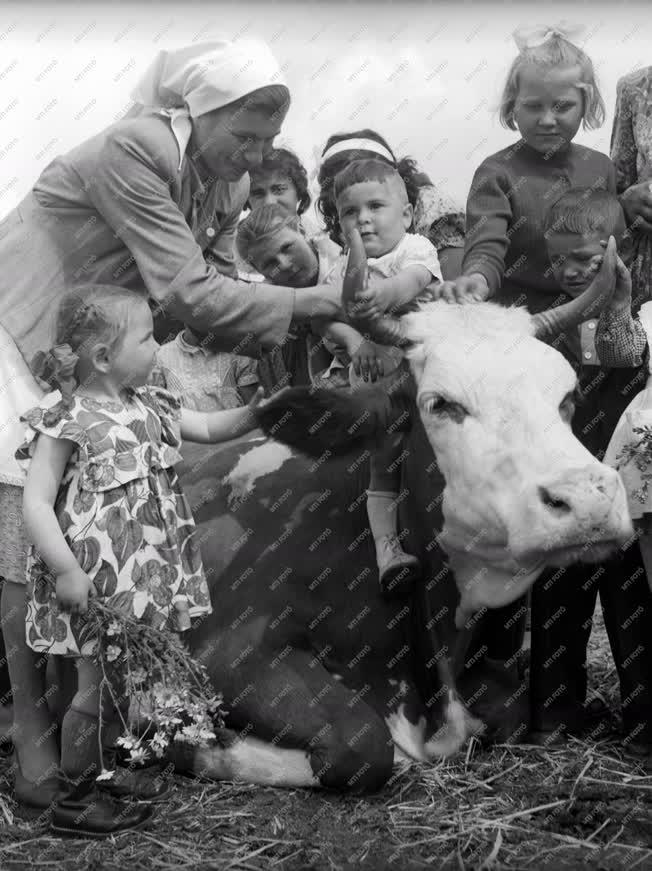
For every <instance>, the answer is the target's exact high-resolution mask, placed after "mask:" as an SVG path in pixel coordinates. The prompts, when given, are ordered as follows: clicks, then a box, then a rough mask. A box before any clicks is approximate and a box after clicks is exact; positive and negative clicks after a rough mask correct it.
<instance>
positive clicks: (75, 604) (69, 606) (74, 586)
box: [57, 566, 95, 614]
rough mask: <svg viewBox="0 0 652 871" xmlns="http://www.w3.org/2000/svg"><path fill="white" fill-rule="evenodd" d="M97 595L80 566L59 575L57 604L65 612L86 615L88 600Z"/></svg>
mask: <svg viewBox="0 0 652 871" xmlns="http://www.w3.org/2000/svg"><path fill="white" fill-rule="evenodd" d="M94 595H95V587H94V586H93V582H92V581H91V579H90V578H89V577H88V575H87V574H86V572H85V571H83V570H82V569H81V568H80V567H79V566H77V567H76V568H74V569H69V570H68V571H65V572H60V573H59V574H58V575H57V602H58V603H59V605H60V606H61V609H62V610H63V611H69V612H70V613H71V614H85V613H86V611H87V610H88V598H89V596H94Z"/></svg>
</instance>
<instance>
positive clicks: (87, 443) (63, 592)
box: [16, 285, 260, 837]
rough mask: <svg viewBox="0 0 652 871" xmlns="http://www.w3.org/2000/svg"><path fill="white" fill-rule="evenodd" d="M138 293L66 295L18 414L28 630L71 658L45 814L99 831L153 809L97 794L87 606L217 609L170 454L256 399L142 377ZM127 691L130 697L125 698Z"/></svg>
mask: <svg viewBox="0 0 652 871" xmlns="http://www.w3.org/2000/svg"><path fill="white" fill-rule="evenodd" d="M157 347H158V346H157V343H156V341H155V340H154V337H153V324H152V316H151V312H150V309H149V306H148V304H147V301H146V299H145V298H144V297H141V296H139V295H138V294H136V293H134V291H131V290H125V289H121V288H118V287H113V286H106V285H96V286H93V287H90V288H82V289H80V290H76V291H75V292H73V293H71V294H70V295H69V296H67V297H66V298H65V299H64V301H63V302H62V304H61V308H60V310H59V315H58V323H57V344H56V345H55V346H54V347H53V348H52V349H51V350H50V351H49V352H48V353H47V354H41V355H39V357H40V359H39V360H38V361H36V362H37V370H38V371H37V374H39V375H40V376H41V378H45V377H47V378H48V380H49V383H50V384H51V385H55V384H56V385H57V386H58V388H59V390H58V391H56V392H53V393H49V394H48V395H47V396H45V397H44V399H43V401H42V403H41V405H40V406H38V407H36V408H33V409H31V410H30V411H28V412H26V413H25V415H24V416H23V421H24V422H25V423H27V424H28V427H29V430H28V436H27V439H26V441H25V442H24V444H23V445H22V446H21V447H20V448H19V450H18V452H17V454H16V458H17V460H18V461H19V464H21V465H23V466H24V467H25V468H26V470H27V480H26V483H25V493H24V505H23V509H24V518H25V525H26V529H27V532H28V538H29V539H30V541H31V542H32V547H31V549H30V552H29V556H28V564H27V576H28V592H27V597H28V613H27V620H26V632H27V643H28V645H29V646H30V647H31V648H32V649H33V650H35V651H38V652H47V653H53V654H59V655H63V656H72V657H75V658H76V665H77V671H78V690H77V694H76V695H75V697H74V699H73V701H72V704H71V706H70V708H69V710H68V711H67V713H66V715H65V717H64V720H63V725H62V732H61V744H62V758H61V768H62V772H63V776H64V780H65V792H64V794H63V796H62V797H61V798H60V799H59V801H58V802H57V803H56V805H55V807H54V809H53V814H52V827H53V829H54V830H55V831H58V832H60V833H64V834H80V835H84V836H88V835H91V836H95V837H102V836H108V835H111V834H115V833H116V832H119V831H123V830H125V829H130V828H135V827H137V826H139V825H141V824H142V823H144V822H145V821H146V819H147V818H148V816H149V813H150V811H149V809H148V808H143V807H142V806H135V807H133V808H125V807H122V806H120V805H118V804H116V803H115V802H114V801H113V799H112V798H110V797H101V796H100V795H98V794H95V789H96V785H95V778H96V776H97V775H98V774H99V773H100V769H101V759H100V755H101V754H100V752H99V750H98V731H99V723H100V722H101V723H102V724H103V726H104V727H107V726H108V727H109V728H110V726H111V725H112V724H114V723H116V722H117V721H118V712H117V711H116V710H115V707H114V705H113V704H112V703H111V702H110V701H109V699H107V698H106V697H107V695H108V693H102V692H101V689H100V687H101V684H102V674H101V671H100V668H99V666H98V665H97V664H96V663H95V662H94V660H93V658H92V654H93V652H94V649H95V646H96V640H95V639H94V638H93V637H92V636H91V637H90V638H89V637H88V636H89V632H88V627H87V626H86V620H85V618H84V613H85V612H86V610H87V607H88V599H89V597H92V596H97V597H99V598H101V599H102V600H104V601H106V602H107V603H109V604H113V605H114V606H115V607H118V608H120V609H121V610H123V611H125V612H126V613H133V614H134V615H135V616H136V617H137V618H139V619H142V620H146V621H149V622H150V623H151V624H152V625H154V626H159V627H160V626H164V625H166V624H169V625H172V626H173V627H176V628H183V626H184V625H185V626H187V625H189V622H190V621H189V619H188V618H192V617H200V616H202V615H205V614H209V613H210V612H211V605H210V599H209V594H208V587H207V584H206V580H205V577H204V572H203V567H202V561H201V556H200V551H199V542H198V541H197V538H196V536H195V534H194V533H195V527H194V523H193V519H192V513H191V511H190V506H189V504H188V502H187V500H186V498H185V497H184V495H183V492H182V491H181V488H180V486H179V480H178V478H177V475H176V474H175V472H174V468H173V467H174V464H175V463H177V462H178V461H179V460H180V459H181V456H180V454H179V447H180V445H181V437H184V438H188V439H190V440H192V441H197V442H219V441H226V440H228V439H231V438H234V437H235V436H236V435H239V434H242V433H244V432H247V431H248V430H250V429H252V428H253V425H254V417H253V414H252V410H253V407H254V406H255V405H257V403H258V401H259V399H260V392H259V393H258V394H257V395H256V396H255V397H254V399H253V400H252V401H251V403H250V404H249V406H246V407H244V408H236V409H230V410H227V411H217V412H212V413H202V412H197V411H189V410H187V409H182V408H181V405H180V401H179V399H178V398H177V397H175V396H174V395H173V394H172V393H169V392H168V391H165V390H162V389H161V388H158V387H153V386H147V381H148V378H149V375H150V373H151V370H152V366H153V363H154V359H155V354H156V350H157ZM126 701H127V702H128V699H127V700H126Z"/></svg>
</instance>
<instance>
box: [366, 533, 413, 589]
mask: <svg viewBox="0 0 652 871" xmlns="http://www.w3.org/2000/svg"><path fill="white" fill-rule="evenodd" d="M376 562H377V563H378V576H379V580H380V589H381V591H382V594H383V596H387V597H388V598H391V597H392V596H400V595H403V594H405V593H407V592H409V591H410V590H411V589H412V586H413V583H414V580H415V578H416V576H417V575H418V574H419V571H420V565H419V560H418V559H417V558H416V557H415V556H413V555H412V554H410V553H405V551H404V550H403V548H402V547H401V542H400V541H399V540H398V536H396V535H383V536H381V537H380V538H378V539H376Z"/></svg>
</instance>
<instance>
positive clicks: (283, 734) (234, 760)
mask: <svg viewBox="0 0 652 871" xmlns="http://www.w3.org/2000/svg"><path fill="white" fill-rule="evenodd" d="M220 658H221V657H220ZM232 662H233V660H232ZM206 665H207V668H208V670H209V673H210V675H211V678H212V680H213V682H214V685H215V686H216V688H219V689H222V690H223V692H224V697H225V706H226V707H227V709H228V710H229V712H230V713H229V717H228V721H227V725H228V726H229V728H231V729H233V730H234V731H235V732H236V735H237V738H236V740H235V741H234V742H233V743H232V744H231V746H229V747H226V748H213V749H211V750H210V751H200V752H199V753H198V754H197V758H196V764H193V766H192V768H193V770H195V772H198V771H201V773H203V774H204V775H206V776H214V777H216V778H218V779H225V778H228V779H235V780H245V781H248V782H255V783H267V784H274V785H277V786H281V785H287V786H300V785H302V786H322V787H328V788H330V789H338V790H342V791H354V792H364V791H369V790H375V789H379V788H380V787H381V786H382V785H383V784H384V783H385V782H386V781H387V780H388V779H389V777H390V775H391V772H392V764H393V760H394V745H393V742H392V738H391V735H390V732H389V729H388V728H387V726H386V725H385V723H384V722H383V720H382V718H381V717H380V715H379V714H377V713H376V712H375V711H374V710H373V709H372V708H371V707H370V706H369V705H368V704H367V701H366V696H367V694H369V693H370V692H371V688H370V687H361V688H360V689H359V690H358V691H357V692H356V691H353V690H351V689H349V688H347V687H346V686H345V685H344V684H343V683H342V682H341V681H339V680H338V679H337V677H336V676H334V675H332V674H331V673H329V672H328V671H327V670H326V669H325V668H324V667H323V666H322V664H321V662H320V661H319V660H318V659H317V658H316V657H315V656H314V655H313V654H312V653H311V652H309V651H306V650H301V649H295V648H292V647H290V646H288V647H286V648H285V649H284V650H283V651H282V652H280V653H274V652H271V651H269V650H264V649H257V650H255V651H253V652H252V653H251V654H249V655H248V656H247V657H246V659H245V660H244V661H243V662H241V663H239V664H237V665H236V667H235V668H233V667H227V668H225V667H224V662H223V661H222V664H221V666H220V667H218V666H217V665H216V664H215V662H214V661H213V663H212V664H211V663H210V662H206ZM225 673H226V674H227V675H228V677H226V685H225Z"/></svg>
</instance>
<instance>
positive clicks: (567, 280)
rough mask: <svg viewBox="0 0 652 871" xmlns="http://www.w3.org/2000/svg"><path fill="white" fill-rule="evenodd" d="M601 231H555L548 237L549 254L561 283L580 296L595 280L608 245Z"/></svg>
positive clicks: (555, 274) (571, 293)
mask: <svg viewBox="0 0 652 871" xmlns="http://www.w3.org/2000/svg"><path fill="white" fill-rule="evenodd" d="M601 235H602V234H600V233H588V234H586V235H583V234H582V233H552V234H551V235H550V236H549V237H548V239H547V247H548V258H549V259H550V263H551V265H552V271H553V273H554V276H555V279H556V280H557V282H558V284H559V285H560V287H561V288H562V290H565V291H566V293H568V294H569V295H570V296H577V295H578V294H579V293H581V292H582V291H583V290H585V289H586V288H587V287H588V286H589V284H590V283H591V282H592V281H593V278H594V277H595V274H596V272H597V271H598V269H599V268H600V264H601V263H602V257H603V255H604V252H605V249H606V247H607V241H606V239H602V238H601Z"/></svg>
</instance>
